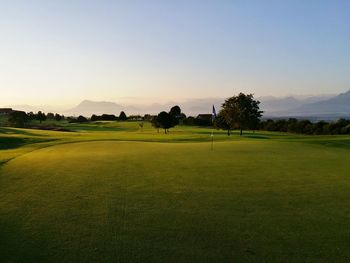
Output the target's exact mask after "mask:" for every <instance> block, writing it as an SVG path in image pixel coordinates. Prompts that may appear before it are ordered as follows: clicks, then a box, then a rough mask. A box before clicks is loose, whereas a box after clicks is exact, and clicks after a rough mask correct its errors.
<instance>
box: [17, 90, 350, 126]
mask: <svg viewBox="0 0 350 263" xmlns="http://www.w3.org/2000/svg"><path fill="white" fill-rule="evenodd" d="M257 99H258V100H259V101H260V102H261V105H260V106H261V109H262V110H263V111H264V117H265V118H269V117H271V118H278V117H300V118H301V117H310V118H314V119H336V118H341V117H346V118H349V117H350V90H349V91H347V92H345V93H342V94H339V95H318V96H288V97H282V98H280V97H271V96H269V97H259V98H257ZM224 100H225V99H224V98H204V99H190V100H187V101H184V102H176V101H173V102H168V103H164V104H159V103H155V104H150V105H137V104H135V105H121V104H119V103H115V102H108V101H91V100H84V101H82V102H81V103H80V104H78V105H77V106H75V107H73V108H71V109H69V110H62V109H61V110H56V111H54V110H53V108H52V107H51V108H49V109H48V108H40V107H32V106H28V105H17V106H12V108H15V109H18V110H25V111H38V110H44V111H49V110H50V111H54V112H59V113H63V114H65V115H66V116H69V115H72V116H77V115H84V116H91V115H92V114H98V115H101V114H104V113H105V114H116V115H119V113H120V112H121V111H125V112H126V113H127V114H128V115H130V114H140V115H143V114H156V113H159V112H160V111H163V110H165V111H169V110H170V108H171V107H172V106H174V105H179V106H180V107H181V109H182V111H183V112H184V113H185V114H187V115H191V116H196V115H197V114H200V113H211V109H212V105H215V107H216V109H217V111H219V109H220V106H221V104H222V103H223V102H224Z"/></svg>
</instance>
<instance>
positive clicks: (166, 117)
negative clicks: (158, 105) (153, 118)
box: [157, 111, 178, 133]
mask: <svg viewBox="0 0 350 263" xmlns="http://www.w3.org/2000/svg"><path fill="white" fill-rule="evenodd" d="M157 123H159V125H160V127H161V128H163V129H164V133H168V130H169V129H170V128H172V127H174V126H176V125H177V124H178V121H177V119H176V118H175V117H174V116H172V115H170V114H169V113H167V112H165V111H162V112H161V113H159V114H158V116H157Z"/></svg>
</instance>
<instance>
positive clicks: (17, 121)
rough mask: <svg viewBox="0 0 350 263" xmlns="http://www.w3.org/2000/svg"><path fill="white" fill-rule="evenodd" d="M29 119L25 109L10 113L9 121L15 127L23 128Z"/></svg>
mask: <svg viewBox="0 0 350 263" xmlns="http://www.w3.org/2000/svg"><path fill="white" fill-rule="evenodd" d="M28 120H29V118H28V115H27V114H26V113H25V112H24V111H14V112H12V113H11V114H10V118H9V120H8V121H9V122H10V123H11V125H13V126H15V127H18V128H23V127H25V124H26V123H27V122H28Z"/></svg>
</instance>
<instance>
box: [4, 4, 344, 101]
mask: <svg viewBox="0 0 350 263" xmlns="http://www.w3.org/2000/svg"><path fill="white" fill-rule="evenodd" d="M0 32H1V33H0V91H1V96H0V105H1V104H14V103H16V104H18V103H28V104H49V103H51V104H57V105H58V104H60V105H65V104H67V105H68V104H74V103H75V102H79V101H80V100H82V99H94V100H112V101H118V99H119V98H121V97H140V98H144V99H145V101H147V100H148V101H149V102H154V101H155V100H156V101H160V100H162V101H166V100H176V99H179V98H194V97H201V98H202V97H213V96H214V97H226V96H230V95H232V94H234V93H237V92H239V91H243V92H252V93H255V94H256V95H258V96H261V95H278V96H281V95H287V94H319V93H338V92H343V91H346V90H348V89H350V63H349V61H350V1H337V0H328V1H322V0H307V1H306V0H291V1H287V0H286V1H283V0H276V1H269V0H264V1H261V0H259V1H252V0H241V1H238V0H236V1H235V0H231V1H225V0H219V1H215V0H210V1H206V0H198V1H195V0H184V1H178V0H177V1H170V0H169V1H166V0H162V1H153V0H142V1H141V0H140V1H136V0H135V1H134V0H128V1H124V0H120V1H117V0H115V1H106V0H105V1H103V0H101V1H92V0H91V1H88V0H84V1H78V0H69V1H68V0H66V1H64V0H57V1H51V0H43V1H36V0H30V1H29V0H23V1H18V0H8V1H6V0H0Z"/></svg>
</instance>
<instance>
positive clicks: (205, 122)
mask: <svg viewBox="0 0 350 263" xmlns="http://www.w3.org/2000/svg"><path fill="white" fill-rule="evenodd" d="M212 118H213V117H212V115H211V114H199V115H198V116H197V118H195V119H194V124H195V125H199V126H212V124H213V120H212Z"/></svg>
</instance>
